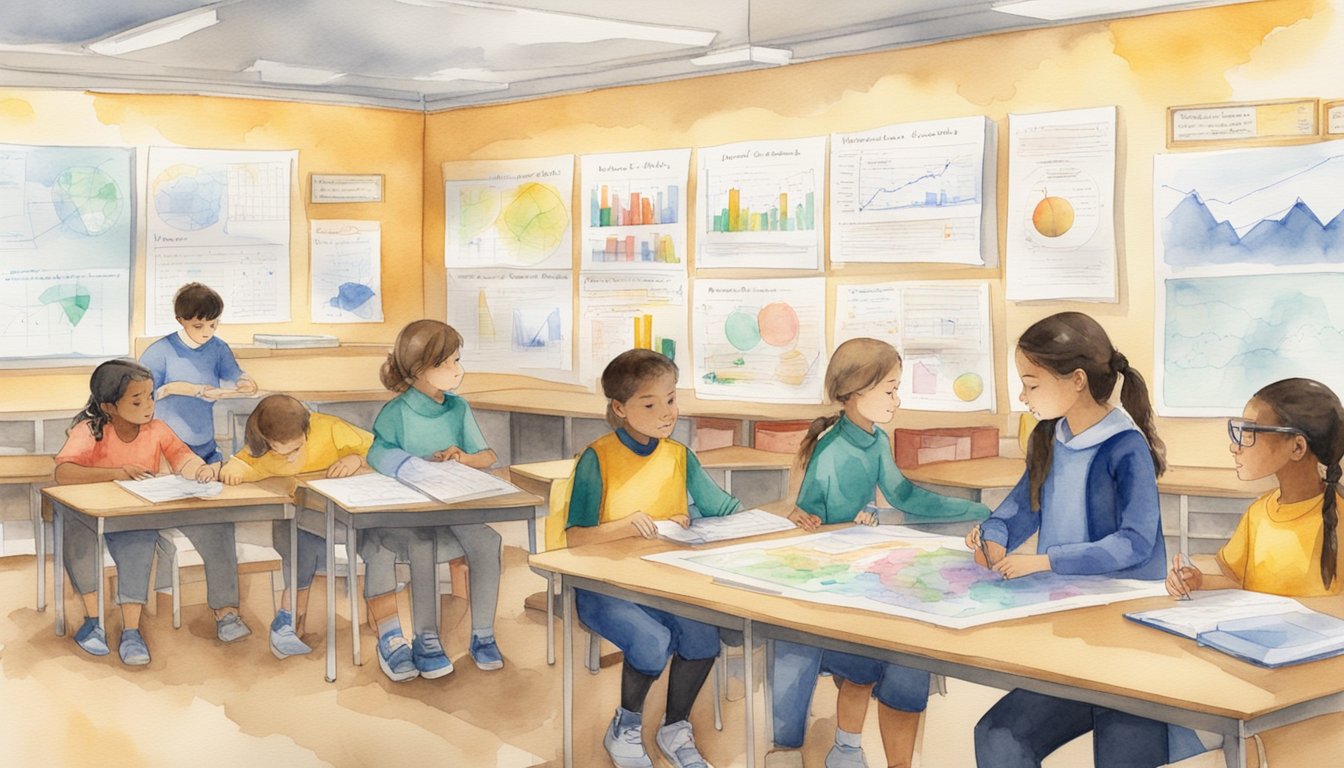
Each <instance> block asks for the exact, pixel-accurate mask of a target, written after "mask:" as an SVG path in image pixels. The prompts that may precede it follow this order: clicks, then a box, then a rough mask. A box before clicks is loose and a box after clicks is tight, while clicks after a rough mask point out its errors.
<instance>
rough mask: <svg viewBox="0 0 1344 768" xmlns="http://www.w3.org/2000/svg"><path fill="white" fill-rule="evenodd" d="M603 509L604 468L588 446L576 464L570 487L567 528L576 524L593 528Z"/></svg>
mask: <svg viewBox="0 0 1344 768" xmlns="http://www.w3.org/2000/svg"><path fill="white" fill-rule="evenodd" d="M601 511H602V468H601V466H600V465H599V464H598V461H597V453H596V452H595V451H593V449H592V448H586V449H584V451H583V455H582V456H579V462H578V464H575V465H574V482H573V483H572V484H571V485H570V487H569V517H568V519H567V520H566V521H565V528H572V527H574V526H576V525H578V526H582V527H584V528H591V527H593V526H595V525H597V523H598V519H599V514H600V513H601Z"/></svg>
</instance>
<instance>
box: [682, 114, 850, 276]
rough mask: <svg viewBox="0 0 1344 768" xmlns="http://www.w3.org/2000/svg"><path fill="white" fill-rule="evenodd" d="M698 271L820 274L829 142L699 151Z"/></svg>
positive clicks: (743, 145) (760, 144) (822, 138)
mask: <svg viewBox="0 0 1344 768" xmlns="http://www.w3.org/2000/svg"><path fill="white" fill-rule="evenodd" d="M696 156H697V157H698V158H699V165H700V171H699V176H698V179H699V188H698V192H697V197H698V200H699V205H698V208H699V215H698V220H697V225H696V236H695V237H696V256H695V266H696V268H697V269H708V268H718V267H742V268H767V269H818V268H820V266H821V243H822V237H821V232H822V213H823V212H824V211H825V210H826V185H825V178H826V137H825V136H817V137H813V138H807V139H786V140H783V141H747V142H742V143H740V144H724V145H721V146H717V147H702V148H701V149H699V150H697V152H696Z"/></svg>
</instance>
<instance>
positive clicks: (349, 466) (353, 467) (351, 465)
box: [327, 456, 364, 477]
mask: <svg viewBox="0 0 1344 768" xmlns="http://www.w3.org/2000/svg"><path fill="white" fill-rule="evenodd" d="M362 466H364V462H362V461H360V459H359V457H358V456H346V457H345V458H343V459H341V460H340V461H337V462H336V463H334V464H332V465H331V466H330V467H327V477H349V476H351V475H353V474H355V473H356V472H358V471H359V468H360V467H362Z"/></svg>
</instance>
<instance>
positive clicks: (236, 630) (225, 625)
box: [215, 611, 252, 643]
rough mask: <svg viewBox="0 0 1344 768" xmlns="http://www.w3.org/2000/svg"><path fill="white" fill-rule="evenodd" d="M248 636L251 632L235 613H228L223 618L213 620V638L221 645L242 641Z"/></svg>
mask: <svg viewBox="0 0 1344 768" xmlns="http://www.w3.org/2000/svg"><path fill="white" fill-rule="evenodd" d="M250 634H252V630H251V629H249V628H248V626H247V625H246V624H244V623H243V617H242V616H241V615H239V614H238V612H237V611H229V612H228V613H226V614H224V618H222V619H215V636H216V637H218V638H219V641H220V642H222V643H232V642H233V641H234V640H242V639H243V638H244V637H247V636H248V635H250Z"/></svg>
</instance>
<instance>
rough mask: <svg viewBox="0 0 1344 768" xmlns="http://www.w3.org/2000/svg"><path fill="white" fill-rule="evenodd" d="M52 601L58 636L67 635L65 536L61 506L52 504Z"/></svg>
mask: <svg viewBox="0 0 1344 768" xmlns="http://www.w3.org/2000/svg"><path fill="white" fill-rule="evenodd" d="M49 509H50V510H51V601H52V602H53V603H55V604H56V634H57V635H64V634H65V535H64V532H62V531H61V517H62V514H61V505H59V504H51V505H50V506H49Z"/></svg>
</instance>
